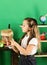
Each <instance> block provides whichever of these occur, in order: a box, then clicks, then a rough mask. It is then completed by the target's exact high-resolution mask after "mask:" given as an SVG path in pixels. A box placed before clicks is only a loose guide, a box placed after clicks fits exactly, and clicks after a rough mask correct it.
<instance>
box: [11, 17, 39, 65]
mask: <svg viewBox="0 0 47 65" xmlns="http://www.w3.org/2000/svg"><path fill="white" fill-rule="evenodd" d="M21 28H22V31H23V32H24V33H25V34H24V35H23V37H22V39H21V40H20V43H21V45H19V44H18V43H17V42H16V41H14V39H12V40H11V45H12V49H13V50H14V51H15V52H17V53H18V52H20V60H19V65H36V60H35V57H34V55H35V54H36V52H37V49H38V47H39V32H38V28H37V21H36V20H35V19H33V18H25V19H24V21H23V25H22V26H21ZM14 47H15V48H14Z"/></svg>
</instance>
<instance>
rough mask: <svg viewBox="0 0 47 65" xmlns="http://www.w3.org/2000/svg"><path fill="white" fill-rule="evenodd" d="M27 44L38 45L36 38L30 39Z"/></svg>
mask: <svg viewBox="0 0 47 65" xmlns="http://www.w3.org/2000/svg"><path fill="white" fill-rule="evenodd" d="M29 44H34V45H37V44H38V39H37V38H32V39H31V40H30V42H29Z"/></svg>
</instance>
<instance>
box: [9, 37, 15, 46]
mask: <svg viewBox="0 0 47 65" xmlns="http://www.w3.org/2000/svg"><path fill="white" fill-rule="evenodd" d="M10 42H11V45H12V46H15V41H14V39H13V38H12V40H10Z"/></svg>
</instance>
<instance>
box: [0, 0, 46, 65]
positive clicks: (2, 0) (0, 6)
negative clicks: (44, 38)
mask: <svg viewBox="0 0 47 65" xmlns="http://www.w3.org/2000/svg"><path fill="white" fill-rule="evenodd" d="M45 14H47V0H0V30H2V29H7V28H8V24H10V25H11V29H12V30H13V31H14V38H15V39H16V41H18V40H19V39H20V38H21V36H22V34H23V33H22V32H21V31H22V30H21V28H20V24H21V23H22V21H23V19H24V18H25V17H33V18H36V19H37V21H38V24H41V22H40V20H39V17H40V16H42V15H45ZM46 24H47V21H46ZM40 31H41V32H42V31H47V29H45V30H44V29H40ZM46 45H47V44H46V43H45V44H42V46H43V47H42V51H44V52H45V50H46V52H47V49H46V48H47V46H46ZM44 48H45V50H44ZM9 53H10V52H9V51H7V53H6V51H5V54H6V55H7V54H9ZM1 54H2V53H1V52H0V55H1ZM6 55H5V58H6ZM2 56H3V55H2ZM7 56H8V57H10V55H7ZM0 60H1V58H0ZM36 60H37V65H46V64H47V58H36ZM43 61H44V62H43ZM10 64H11V63H10V58H9V64H8V65H10ZM0 65H7V64H1V62H0Z"/></svg>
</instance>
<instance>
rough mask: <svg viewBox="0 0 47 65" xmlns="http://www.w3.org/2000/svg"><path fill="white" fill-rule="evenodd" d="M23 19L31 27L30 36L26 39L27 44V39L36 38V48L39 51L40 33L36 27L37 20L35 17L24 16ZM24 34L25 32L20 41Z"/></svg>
mask: <svg viewBox="0 0 47 65" xmlns="http://www.w3.org/2000/svg"><path fill="white" fill-rule="evenodd" d="M24 20H26V21H27V22H28V25H29V27H30V28H32V29H31V30H30V36H29V38H28V41H27V45H28V43H29V41H30V40H31V39H32V38H34V37H35V38H37V39H38V50H39V53H40V51H41V44H40V34H39V29H38V27H37V21H36V19H34V18H25V19H24ZM25 35H26V33H25V34H24V35H23V37H22V38H21V40H20V43H21V41H22V39H23V38H24V36H25Z"/></svg>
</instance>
